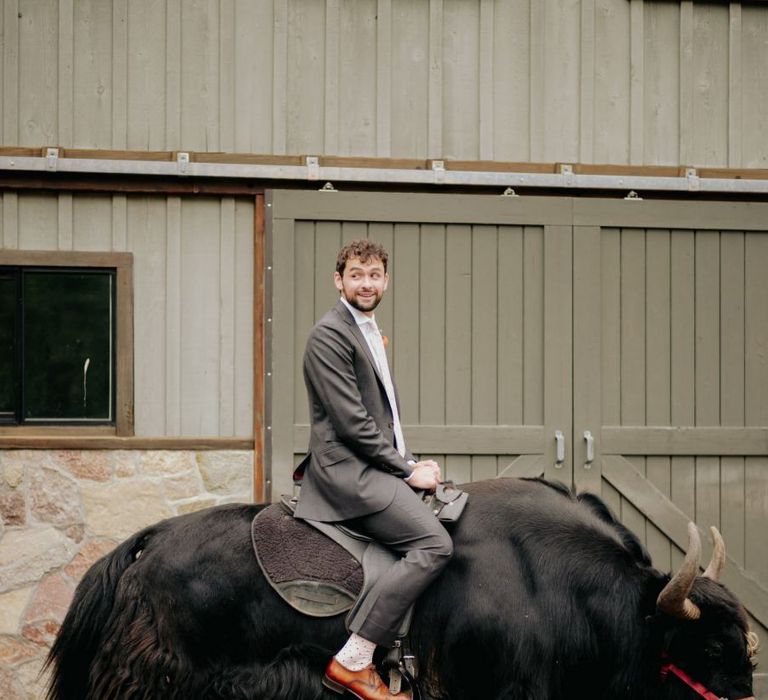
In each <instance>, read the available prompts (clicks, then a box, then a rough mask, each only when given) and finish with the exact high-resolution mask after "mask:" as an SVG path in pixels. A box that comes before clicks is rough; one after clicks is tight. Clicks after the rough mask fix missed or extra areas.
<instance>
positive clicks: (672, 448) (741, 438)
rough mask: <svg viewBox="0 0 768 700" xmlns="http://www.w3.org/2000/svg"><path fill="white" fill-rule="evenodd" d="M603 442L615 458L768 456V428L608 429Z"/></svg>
mask: <svg viewBox="0 0 768 700" xmlns="http://www.w3.org/2000/svg"><path fill="white" fill-rule="evenodd" d="M601 443H602V452H603V454H613V455H664V456H683V455H696V456H702V455H714V456H718V455H731V456H734V455H736V456H742V455H768V428H762V427H754V428H732V427H728V428H721V427H712V428H687V427H684V428H683V427H666V426H649V427H633V426H632V427H630V426H627V427H624V426H607V427H604V428H603V429H602V438H601Z"/></svg>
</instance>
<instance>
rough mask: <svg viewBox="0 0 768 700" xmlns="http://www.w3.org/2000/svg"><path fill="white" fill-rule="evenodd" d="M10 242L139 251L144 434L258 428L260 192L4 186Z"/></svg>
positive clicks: (224, 433) (139, 382)
mask: <svg viewBox="0 0 768 700" xmlns="http://www.w3.org/2000/svg"><path fill="white" fill-rule="evenodd" d="M0 205H1V206H2V219H1V221H2V231H0V248H7V249H22V250H50V251H53V250H73V251H127V252H131V253H133V255H134V265H133V273H134V280H133V293H134V303H133V306H134V366H135V368H134V373H135V374H134V376H135V387H134V391H135V407H136V423H135V430H136V435H138V436H148V437H157V436H184V437H195V436H221V437H249V436H251V435H252V432H253V419H252V415H253V389H252V387H253V340H252V338H253V311H252V309H253V202H252V201H251V200H244V199H234V198H226V197H225V198H223V199H213V198H211V199H182V198H179V197H169V198H164V197H132V196H131V197H126V196H125V195H114V196H88V195H80V194H76V195H72V194H62V195H59V196H55V195H47V194H46V195H37V194H22V195H17V194H9V193H5V194H4V195H3V196H2V197H0Z"/></svg>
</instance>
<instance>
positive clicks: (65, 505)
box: [27, 469, 83, 525]
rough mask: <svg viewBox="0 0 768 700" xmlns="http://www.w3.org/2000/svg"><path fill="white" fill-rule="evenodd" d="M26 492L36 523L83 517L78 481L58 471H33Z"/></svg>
mask: <svg viewBox="0 0 768 700" xmlns="http://www.w3.org/2000/svg"><path fill="white" fill-rule="evenodd" d="M27 494H28V499H29V510H30V512H31V513H32V515H33V516H34V518H35V519H37V520H38V521H39V522H43V523H51V524H52V525H71V524H73V523H80V522H82V520H83V517H82V512H81V505H80V491H79V490H78V488H77V484H76V483H75V482H74V481H73V480H72V479H71V478H69V477H67V476H65V475H64V474H61V473H60V472H57V471H55V470H53V469H34V470H32V471H31V472H30V475H29V486H28V488H27Z"/></svg>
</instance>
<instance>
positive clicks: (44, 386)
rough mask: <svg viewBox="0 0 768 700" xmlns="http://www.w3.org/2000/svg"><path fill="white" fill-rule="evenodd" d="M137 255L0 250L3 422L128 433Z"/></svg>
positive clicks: (0, 397)
mask: <svg viewBox="0 0 768 700" xmlns="http://www.w3.org/2000/svg"><path fill="white" fill-rule="evenodd" d="M130 257H131V256H130V255H128V254H103V255H101V254H86V253H26V254H25V253H21V252H17V251H0V425H5V426H25V427H26V426H35V425H37V426H44V425H48V426H50V425H64V426H116V427H119V428H120V429H119V430H117V431H116V432H117V434H125V432H126V428H129V426H130V423H131V421H130V415H131V410H130V404H131V403H132V400H130V399H128V397H129V396H131V395H132V391H131V390H130V386H129V385H128V383H127V382H128V381H130V382H132V371H130V370H129V371H126V362H131V361H132V349H131V348H130V347H129V346H128V344H132V338H130V335H131V332H132V331H131V322H130V316H126V315H127V314H130V308H131V304H130V303H127V302H128V301H129V300H127V299H125V298H123V297H125V296H127V294H126V292H127V291H128V290H130V269H131V265H130ZM14 262H15V263H16V264H13V263H14ZM24 262H26V263H28V264H24ZM126 281H127V282H128V284H127V285H126ZM121 287H122V288H123V289H122V293H120V290H121ZM126 336H127V337H126ZM126 402H127V404H126ZM126 407H127V411H126ZM129 432H130V431H129Z"/></svg>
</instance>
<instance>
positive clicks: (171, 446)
mask: <svg viewBox="0 0 768 700" xmlns="http://www.w3.org/2000/svg"><path fill="white" fill-rule="evenodd" d="M68 430H72V429H71V428H68ZM48 433H49V434H47V435H31V434H29V433H21V432H20V433H18V434H7V433H6V432H5V430H3V431H0V449H2V450H193V451H211V450H221V451H226V450H238V451H244V450H245V451H250V450H253V449H254V443H253V440H251V439H248V438H220V437H118V436H116V435H104V436H98V435H91V436H86V435H73V434H71V433H70V434H68V435H67V436H64V435H57V434H54V433H53V432H52V431H48Z"/></svg>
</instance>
